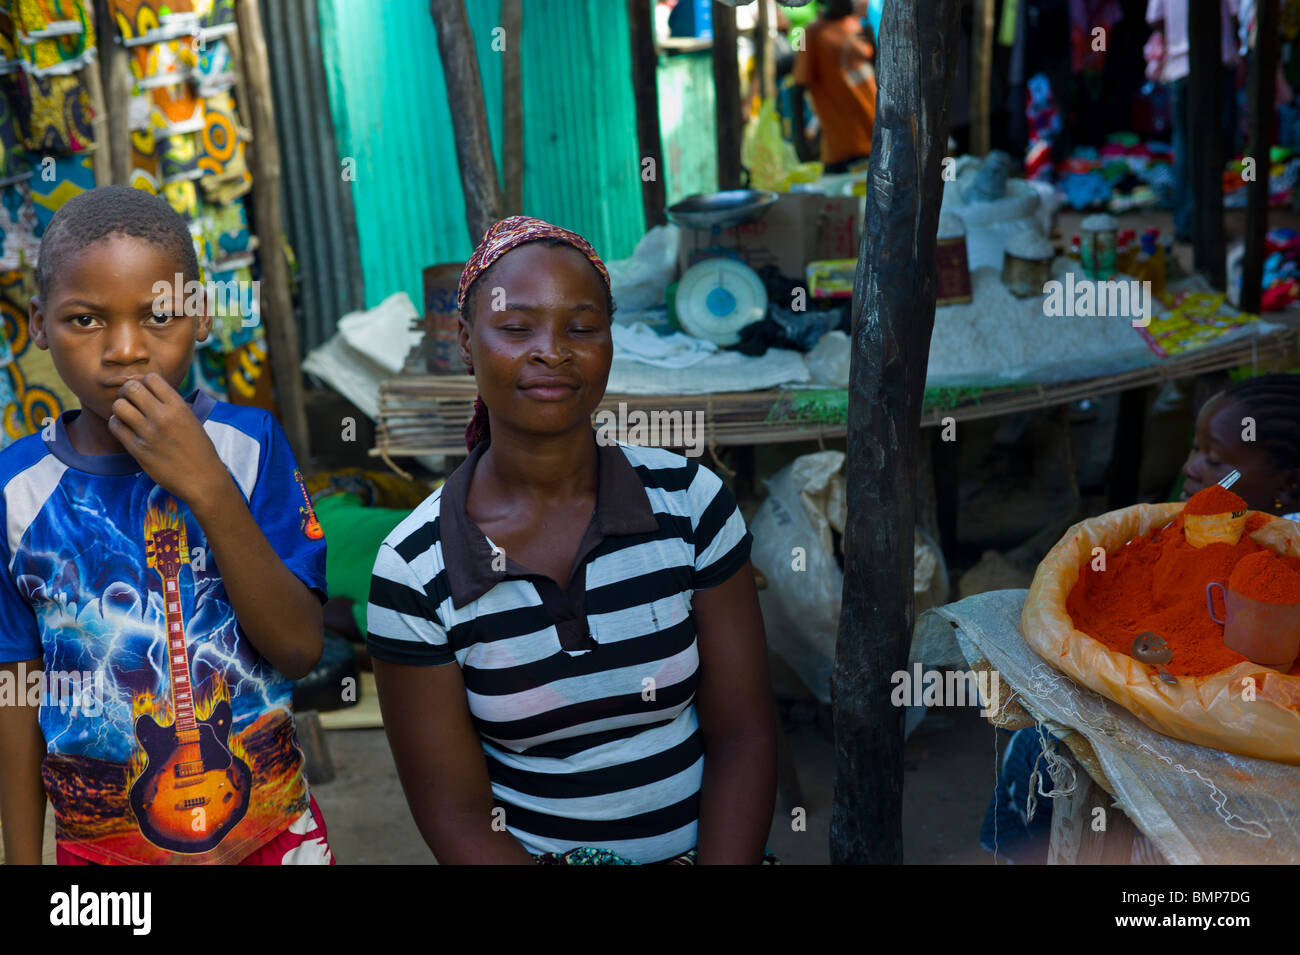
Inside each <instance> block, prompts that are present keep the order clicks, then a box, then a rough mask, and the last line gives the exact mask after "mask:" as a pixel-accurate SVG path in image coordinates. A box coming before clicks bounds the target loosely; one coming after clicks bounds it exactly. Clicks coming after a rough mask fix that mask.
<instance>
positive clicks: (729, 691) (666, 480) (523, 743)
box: [367, 216, 776, 863]
mask: <svg viewBox="0 0 1300 955" xmlns="http://www.w3.org/2000/svg"><path fill="white" fill-rule="evenodd" d="M459 306H460V315H461V317H460V350H461V357H462V358H463V359H464V361H465V364H466V367H467V368H468V369H469V370H470V372H471V373H472V374H474V376H475V378H476V380H477V383H478V386H479V392H480V398H479V399H478V400H477V401H476V402H475V421H474V422H473V423H472V424H471V425H470V428H469V429H468V431H467V433H466V444H467V445H468V446H469V448H470V455H469V458H468V459H467V460H466V461H465V463H464V464H462V465H461V466H460V467H459V468H458V469H457V470H456V471H455V472H454V473H453V474H452V475H451V476H450V477H449V478H448V479H447V481H446V483H445V484H444V485H443V486H442V488H440V489H439V490H438V491H437V492H435V493H434V494H433V495H432V496H430V497H429V498H428V499H427V500H426V501H425V502H424V503H423V504H421V505H420V506H419V507H418V508H416V510H415V511H414V512H413V513H412V514H411V516H410V517H409V518H408V519H407V520H405V521H404V522H403V523H402V524H400V525H399V526H398V527H397V528H396V530H394V532H393V533H392V534H391V535H389V537H388V539H387V540H386V541H385V543H384V545H383V547H381V548H380V552H379V556H378V558H377V559H376V562H375V572H374V577H373V581H372V584H371V595H370V608H369V616H368V622H369V636H368V640H367V643H368V646H369V649H370V653H371V656H372V657H373V658H374V660H375V680H376V683H377V685H378V688H379V697H380V704H381V708H382V711H383V716H384V726H385V728H386V729H387V732H388V738H389V742H390V745H391V746H392V749H393V757H394V759H395V761H396V763H397V770H398V774H399V776H400V777H401V780H402V786H403V788H404V790H405V792H406V798H407V802H408V803H409V804H410V806H411V812H412V814H413V815H414V816H415V821H416V824H417V825H418V826H419V828H420V832H421V833H422V834H423V835H424V838H425V841H426V842H427V843H428V844H429V848H430V849H431V850H433V853H434V855H435V856H436V857H437V858H438V860H439V861H440V862H442V863H472V862H485V863H531V862H534V861H557V860H561V859H562V860H563V861H575V860H588V859H595V860H597V861H611V862H620V861H631V862H638V863H650V862H666V861H698V862H699V863H758V862H759V861H760V860H762V859H763V857H764V852H763V846H764V840H765V838H766V836H767V832H768V827H769V826H770V824H771V821H772V810H773V804H774V800H775V788H776V782H775V779H776V777H775V761H776V757H775V751H776V745H775V719H774V714H773V709H772V705H771V690H770V687H769V683H768V673H767V651H766V642H765V639H764V635H763V623H762V618H761V616H760V613H759V608H758V598H757V594H756V592H755V587H754V578H753V572H752V570H751V567H750V564H749V545H750V535H749V533H748V531H746V529H745V525H744V521H743V520H742V519H741V516H740V512H739V510H738V509H737V507H736V504H735V501H734V500H733V499H732V497H731V495H730V493H729V492H728V491H727V489H726V488H725V487H724V486H723V484H722V482H721V481H720V480H719V479H718V478H717V476H716V475H714V474H713V473H712V472H711V471H709V470H707V469H706V468H703V467H700V466H699V465H698V464H697V463H695V462H694V461H690V460H688V459H686V458H683V457H681V456H680V455H676V454H672V453H670V452H667V451H662V450H658V449H652V448H636V447H629V446H624V445H616V444H610V445H605V446H602V445H601V444H599V443H598V442H597V436H596V432H595V430H594V429H593V427H592V424H591V415H592V412H593V411H594V410H595V408H596V406H597V404H598V403H599V402H600V400H601V397H602V396H603V394H604V391H605V383H606V380H607V379H608V376H609V367H610V360H611V358H612V355H613V345H612V340H611V336H610V321H611V317H612V312H613V300H612V296H611V293H610V286H609V276H608V273H607V272H606V271H605V267H604V265H603V264H602V263H601V261H600V259H599V258H598V257H597V256H596V253H595V251H594V250H593V249H592V248H591V246H590V245H588V244H587V242H586V241H585V240H584V239H582V238H581V237H580V236H578V235H575V234H574V233H572V232H569V231H567V230H564V229H561V228H559V227H557V226H553V225H550V224H549V223H546V222H543V221H541V220H539V219H531V218H527V217H523V216H513V217H511V218H509V219H505V220H502V221H501V222H498V223H497V224H496V225H494V226H493V227H492V228H491V229H489V230H488V232H487V233H486V235H484V237H483V241H482V242H480V243H479V245H478V248H476V249H475V251H474V255H473V256H472V257H471V259H470V261H469V263H468V264H467V265H466V267H465V272H464V274H463V275H462V277H461V281H460V290H459Z"/></svg>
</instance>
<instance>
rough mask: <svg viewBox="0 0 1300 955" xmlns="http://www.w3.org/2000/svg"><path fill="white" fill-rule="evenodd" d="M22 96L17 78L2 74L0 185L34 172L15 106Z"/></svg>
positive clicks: (0, 82)
mask: <svg viewBox="0 0 1300 955" xmlns="http://www.w3.org/2000/svg"><path fill="white" fill-rule="evenodd" d="M20 96H21V88H20V86H19V84H18V82H17V79H16V78H15V77H3V76H0V185H8V184H9V183H11V182H16V181H18V180H22V179H26V178H28V177H29V176H30V175H31V174H32V165H31V161H30V160H29V159H28V156H27V147H26V145H25V144H24V142H23V130H22V126H21V124H20V123H19V121H18V110H17V109H15V108H14V104H15V103H18V102H21V100H20V99H19V97H20Z"/></svg>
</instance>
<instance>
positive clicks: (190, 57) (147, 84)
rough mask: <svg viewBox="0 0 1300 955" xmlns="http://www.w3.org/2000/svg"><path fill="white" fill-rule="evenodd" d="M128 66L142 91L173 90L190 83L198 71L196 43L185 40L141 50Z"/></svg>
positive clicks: (148, 45)
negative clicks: (174, 87)
mask: <svg viewBox="0 0 1300 955" xmlns="http://www.w3.org/2000/svg"><path fill="white" fill-rule="evenodd" d="M128 62H129V63H130V65H131V75H132V76H133V77H135V85H136V87H137V89H139V90H147V89H152V88H153V87H155V86H169V85H173V84H176V83H179V82H181V80H187V79H189V78H190V76H192V75H193V73H194V70H195V69H196V68H197V67H198V64H199V57H198V53H197V52H196V51H195V46H194V40H193V39H192V38H190V37H185V38H182V39H179V40H165V41H163V42H161V43H149V44H146V45H144V46H137V47H135V49H134V51H133V55H132V56H131V57H130V58H129V60H128Z"/></svg>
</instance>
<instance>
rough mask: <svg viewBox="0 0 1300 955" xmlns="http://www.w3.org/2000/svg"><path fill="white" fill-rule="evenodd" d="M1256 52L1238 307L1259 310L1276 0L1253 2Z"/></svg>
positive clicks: (1277, 37) (1277, 33)
mask: <svg viewBox="0 0 1300 955" xmlns="http://www.w3.org/2000/svg"><path fill="white" fill-rule="evenodd" d="M1255 16H1256V26H1257V29H1256V31H1255V54H1254V56H1252V57H1251V58H1250V79H1249V86H1250V93H1249V97H1250V99H1249V103H1250V144H1249V146H1248V147H1247V151H1246V155H1247V156H1250V157H1251V158H1253V159H1254V160H1255V181H1254V182H1251V183H1248V184H1247V185H1246V190H1247V192H1246V255H1245V258H1244V259H1243V260H1242V269H1241V302H1240V305H1241V310H1242V311H1243V312H1254V313H1258V312H1259V305H1260V296H1261V295H1262V293H1263V290H1262V289H1261V288H1260V282H1261V281H1262V280H1263V276H1264V236H1265V234H1266V233H1267V232H1268V170H1269V166H1270V165H1271V164H1270V163H1269V160H1268V153H1269V147H1270V146H1271V145H1272V143H1271V142H1270V140H1271V138H1272V133H1273V119H1274V117H1273V92H1274V90H1276V89H1277V79H1276V77H1277V57H1278V48H1279V45H1280V44H1281V41H1282V29H1281V23H1280V17H1279V8H1278V0H1258V2H1257V3H1256V4H1255Z"/></svg>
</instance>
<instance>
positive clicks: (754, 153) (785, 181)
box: [740, 99, 800, 192]
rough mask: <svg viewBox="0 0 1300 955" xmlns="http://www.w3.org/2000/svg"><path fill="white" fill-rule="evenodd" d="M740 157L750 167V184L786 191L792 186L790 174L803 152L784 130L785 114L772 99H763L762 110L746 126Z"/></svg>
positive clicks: (761, 187) (797, 165)
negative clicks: (788, 138)
mask: <svg viewBox="0 0 1300 955" xmlns="http://www.w3.org/2000/svg"><path fill="white" fill-rule="evenodd" d="M740 161H741V162H742V163H744V165H745V168H746V169H748V170H749V185H750V187H751V188H753V189H771V190H773V191H776V192H785V191H787V190H788V189H789V187H790V176H791V174H792V173H794V172H795V170H796V169H797V168H798V167H799V165H800V163H799V155H798V153H796V152H795V151H794V144H793V143H791V142H790V141H789V140H787V139H786V138H785V135H784V134H783V133H782V131H781V117H780V116H778V115H777V112H776V104H775V103H774V102H773V101H772V100H771V99H765V100H763V105H762V106H760V107H759V108H758V114H757V115H756V116H754V117H753V118H752V119H751V120H750V121H749V123H748V124H746V126H745V132H744V135H743V136H742V137H741V144H740Z"/></svg>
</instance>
